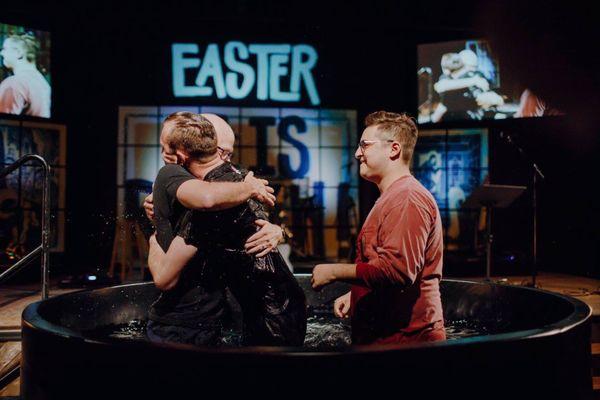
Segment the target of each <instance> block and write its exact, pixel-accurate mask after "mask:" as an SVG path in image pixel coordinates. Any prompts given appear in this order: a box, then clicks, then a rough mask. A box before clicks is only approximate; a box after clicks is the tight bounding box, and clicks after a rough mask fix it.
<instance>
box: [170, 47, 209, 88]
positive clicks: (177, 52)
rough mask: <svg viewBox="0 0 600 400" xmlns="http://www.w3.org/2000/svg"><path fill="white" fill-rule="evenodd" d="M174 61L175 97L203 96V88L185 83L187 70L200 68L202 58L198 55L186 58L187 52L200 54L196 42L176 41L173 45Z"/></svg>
mask: <svg viewBox="0 0 600 400" xmlns="http://www.w3.org/2000/svg"><path fill="white" fill-rule="evenodd" d="M171 52H172V62H173V94H174V95H175V97H193V96H202V90H201V89H200V88H199V87H197V86H186V85H185V70H186V69H189V68H198V67H199V66H200V59H199V58H197V57H193V58H192V57H190V58H185V57H184V55H185V54H195V55H197V54H198V46H197V45H195V44H182V43H174V44H173V45H172V46H171Z"/></svg>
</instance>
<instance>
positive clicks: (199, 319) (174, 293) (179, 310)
mask: <svg viewBox="0 0 600 400" xmlns="http://www.w3.org/2000/svg"><path fill="white" fill-rule="evenodd" d="M190 179H196V178H195V177H194V176H193V175H192V174H190V173H189V172H188V171H187V170H186V169H185V168H183V167H182V166H180V165H176V164H167V165H165V166H164V167H162V168H161V169H160V171H159V172H158V175H157V176H156V180H155V181H154V188H153V201H154V223H155V225H156V239H157V241H158V244H159V245H160V247H161V248H162V249H163V251H165V252H167V250H168V249H169V245H170V244H171V242H172V241H173V239H174V238H175V234H174V232H175V229H176V225H177V222H178V221H179V219H180V218H181V216H182V215H183V214H184V212H185V211H186V210H187V209H186V208H185V207H184V206H183V205H182V204H181V203H180V202H179V201H178V200H177V189H179V187H180V186H181V184H183V183H184V182H186V181H188V180H190ZM224 313H225V300H224V295H223V282H222V280H221V278H220V276H219V274H218V273H216V272H215V271H213V270H212V269H210V268H209V267H208V266H207V265H206V263H205V262H204V261H203V260H202V259H201V258H200V257H199V256H198V255H196V256H195V257H194V258H193V259H192V260H190V262H188V264H187V265H186V266H185V267H184V269H183V270H182V272H181V275H180V277H179V280H178V282H177V285H176V286H175V287H174V288H173V289H171V290H168V291H165V292H163V293H162V294H161V296H160V297H159V298H158V300H156V302H154V304H152V307H151V309H150V312H149V318H150V319H151V320H152V321H154V322H158V323H161V324H166V325H177V326H185V327H190V328H199V329H200V328H202V326H211V325H214V324H220V323H221V319H222V318H223V316H224Z"/></svg>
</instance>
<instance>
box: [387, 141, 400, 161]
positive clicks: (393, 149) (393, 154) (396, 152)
mask: <svg viewBox="0 0 600 400" xmlns="http://www.w3.org/2000/svg"><path fill="white" fill-rule="evenodd" d="M401 155H402V146H401V145H400V143H398V142H392V145H391V146H390V158H391V159H392V160H396V159H398V158H400V156H401Z"/></svg>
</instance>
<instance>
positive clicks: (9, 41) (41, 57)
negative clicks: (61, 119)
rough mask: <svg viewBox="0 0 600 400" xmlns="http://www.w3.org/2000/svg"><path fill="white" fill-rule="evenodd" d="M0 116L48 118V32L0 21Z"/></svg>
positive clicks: (49, 104) (49, 110) (49, 94)
mask: <svg viewBox="0 0 600 400" xmlns="http://www.w3.org/2000/svg"><path fill="white" fill-rule="evenodd" d="M0 65H1V68H0V113H1V114H13V115H23V116H30V117H40V118H50V117H51V102H52V100H51V99H52V95H51V93H52V79H51V73H50V33H49V32H45V31H39V30H33V29H29V28H27V27H24V26H18V25H9V24H4V23H1V22H0Z"/></svg>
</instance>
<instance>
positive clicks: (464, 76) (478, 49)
mask: <svg viewBox="0 0 600 400" xmlns="http://www.w3.org/2000/svg"><path fill="white" fill-rule="evenodd" d="M417 68H418V69H417V76H418V85H419V117H418V122H419V123H437V122H441V121H460V120H482V119H505V118H520V117H539V116H545V115H556V114H558V112H556V111H555V110H551V109H549V108H548V107H547V106H546V104H545V103H544V102H543V101H542V100H541V99H540V98H538V97H537V96H535V94H533V93H532V92H531V91H530V90H529V89H527V87H525V86H522V85H521V84H520V83H519V82H517V81H516V80H515V79H514V78H513V77H512V76H509V75H502V77H501V74H500V71H501V70H500V63H499V60H498V59H497V58H496V57H495V56H494V54H493V52H492V49H491V47H490V45H489V43H488V42H486V41H485V40H466V41H452V42H443V43H433V44H423V45H420V46H418V67H417ZM501 78H502V79H501Z"/></svg>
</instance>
